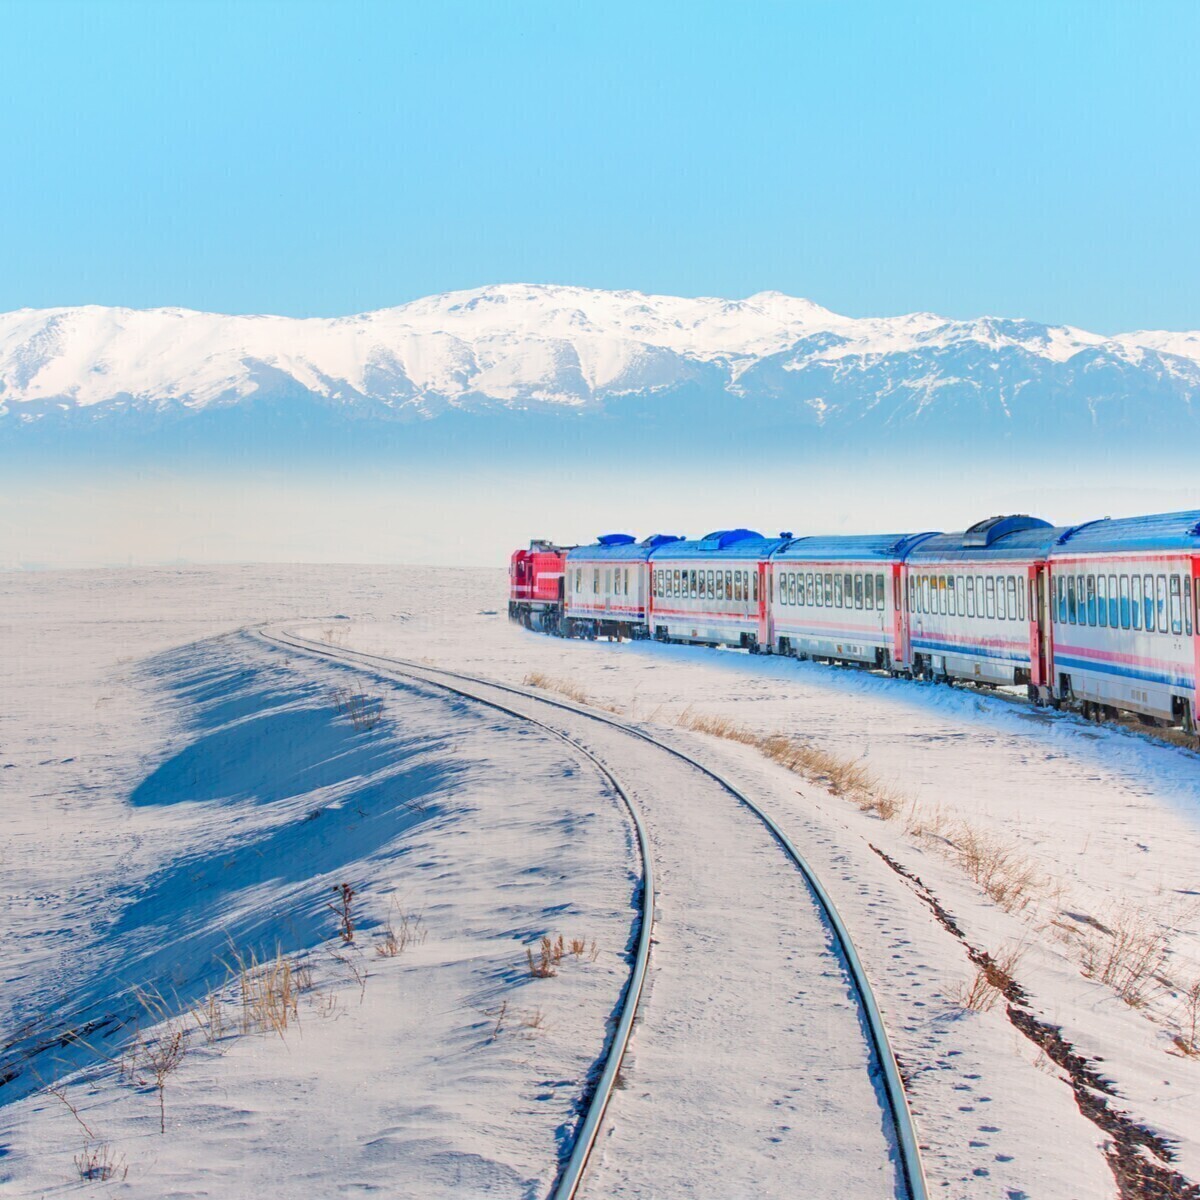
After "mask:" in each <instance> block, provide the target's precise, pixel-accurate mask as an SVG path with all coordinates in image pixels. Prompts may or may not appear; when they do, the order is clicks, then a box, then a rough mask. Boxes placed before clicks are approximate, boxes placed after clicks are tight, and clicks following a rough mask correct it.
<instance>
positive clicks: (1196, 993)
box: [1175, 979, 1200, 1058]
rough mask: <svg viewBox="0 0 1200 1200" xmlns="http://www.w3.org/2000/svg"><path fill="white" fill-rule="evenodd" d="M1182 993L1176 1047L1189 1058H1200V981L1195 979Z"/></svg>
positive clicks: (1182, 989)
mask: <svg viewBox="0 0 1200 1200" xmlns="http://www.w3.org/2000/svg"><path fill="white" fill-rule="evenodd" d="M1180 991H1181V994H1182V1005H1181V1007H1180V1018H1179V1033H1178V1034H1177V1035H1176V1037H1175V1045H1176V1046H1177V1047H1178V1048H1179V1050H1181V1051H1182V1052H1183V1053H1184V1054H1186V1055H1187V1056H1188V1057H1189V1058H1196V1057H1200V979H1193V980H1192V982H1191V983H1189V984H1188V985H1187V987H1184V988H1181V989H1180Z"/></svg>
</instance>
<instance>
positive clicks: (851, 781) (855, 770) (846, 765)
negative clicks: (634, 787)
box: [675, 707, 900, 820]
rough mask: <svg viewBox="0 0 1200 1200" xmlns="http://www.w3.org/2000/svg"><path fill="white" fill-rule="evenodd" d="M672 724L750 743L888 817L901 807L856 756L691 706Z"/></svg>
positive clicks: (764, 752)
mask: <svg viewBox="0 0 1200 1200" xmlns="http://www.w3.org/2000/svg"><path fill="white" fill-rule="evenodd" d="M675 724H676V725H678V726H679V727H680V728H681V729H689V730H691V731H692V732H693V733H707V734H709V735H710V736H712V737H719V738H724V739H725V740H726V741H728V742H738V743H740V744H741V745H743V746H753V747H754V748H755V749H756V750H759V751H761V752H762V753H763V754H765V755H766V756H767V757H768V758H769V759H771V760H772V761H773V762H777V763H778V764H779V765H780V766H781V767H785V768H787V770H789V771H793V772H795V773H796V774H797V775H802V776H803V777H804V778H805V779H807V780H809V781H810V782H811V783H816V784H819V785H820V786H821V787H824V788H827V789H828V790H829V791H830V792H832V793H833V794H834V795H835V796H846V797H849V798H850V799H851V800H854V801H855V802H856V803H858V804H860V806H862V807H863V808H864V809H866V810H869V811H872V812H875V813H876V814H877V815H879V816H883V814H884V812H888V813H890V816H889V817H886V818H885V819H887V820H890V819H891V817H894V816H895V815H896V814H897V813H898V812H899V811H900V800H899V797H897V796H895V794H894V793H892V792H890V791H884V790H882V789H880V788H879V786H878V784H877V782H876V780H875V777H874V776H873V775H872V774H871V772H870V771H869V770H867V768H866V766H865V765H864V764H863V763H862V762H860V761H859V760H858V759H851V758H842V757H840V756H839V755H837V754H833V753H831V752H830V751H828V750H822V749H821V748H820V747H818V746H812V745H810V744H809V743H807V742H802V741H799V740H798V739H796V738H793V737H789V736H788V735H787V734H784V733H768V734H760V733H755V732H754V730H752V729H747V728H746V727H745V726H744V725H738V724H737V723H736V722H735V721H733V720H731V719H730V718H729V717H719V716H714V715H712V714H711V713H701V712H697V711H696V710H695V709H693V708H691V707H688V708H685V709H684V710H683V712H681V713H680V714H679V716H678V717H676V718H675ZM877 797H878V798H877Z"/></svg>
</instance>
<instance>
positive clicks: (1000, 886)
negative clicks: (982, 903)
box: [947, 821, 1044, 913]
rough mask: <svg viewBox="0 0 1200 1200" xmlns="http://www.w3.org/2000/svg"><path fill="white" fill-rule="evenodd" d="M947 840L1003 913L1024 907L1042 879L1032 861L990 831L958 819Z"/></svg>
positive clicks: (1032, 896) (1030, 899)
mask: <svg viewBox="0 0 1200 1200" xmlns="http://www.w3.org/2000/svg"><path fill="white" fill-rule="evenodd" d="M947 840H948V841H949V844H950V847H951V851H950V852H951V855H952V856H953V857H954V858H955V859H956V861H957V862H958V865H959V866H960V867H962V869H963V870H964V871H965V872H966V873H967V875H968V876H969V877H970V878H971V879H972V880H973V881H974V882H975V883H977V884H978V885H979V886H980V887H981V888H983V890H984V892H986V893H987V895H988V896H989V897H991V899H993V900H994V901H995V902H996V903H997V904H998V905H1000V907H1001V908H1003V909H1004V910H1005V911H1006V912H1011V913H1016V912H1020V911H1021V910H1022V909H1024V908H1026V907H1028V905H1029V904H1030V902H1031V901H1032V900H1033V899H1034V897H1035V895H1036V893H1037V891H1038V890H1039V888H1040V887H1041V885H1042V883H1043V882H1044V880H1043V879H1042V877H1041V875H1040V873H1039V872H1038V870H1037V868H1036V867H1035V866H1034V864H1033V863H1032V862H1031V861H1030V860H1029V859H1028V858H1026V857H1025V856H1024V855H1023V854H1021V853H1020V852H1019V851H1018V850H1017V849H1016V848H1015V847H1013V846H1011V845H1009V844H1008V843H1007V842H1005V841H1004V840H1003V839H1002V838H1000V837H998V836H997V835H995V834H992V833H984V832H982V831H980V830H978V829H975V828H974V827H973V826H971V825H968V824H967V823H966V822H965V821H960V822H959V823H958V824H957V825H956V826H955V827H954V828H953V830H952V831H951V832H950V833H949V835H948V837H947Z"/></svg>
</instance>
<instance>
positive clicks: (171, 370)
mask: <svg viewBox="0 0 1200 1200" xmlns="http://www.w3.org/2000/svg"><path fill="white" fill-rule="evenodd" d="M963 344H968V345H976V346H978V347H980V348H981V349H984V350H988V351H993V352H994V351H996V350H998V349H1003V348H1008V347H1013V348H1019V349H1021V350H1023V351H1025V352H1027V353H1028V354H1030V355H1033V356H1034V357H1036V358H1041V359H1044V360H1046V361H1048V362H1053V363H1061V362H1065V361H1067V360H1069V359H1070V358H1072V357H1073V356H1074V355H1076V354H1078V353H1079V352H1080V351H1082V350H1086V349H1094V348H1097V347H1100V348H1103V349H1105V350H1106V351H1108V352H1109V353H1110V354H1114V355H1117V356H1119V357H1122V358H1132V359H1133V360H1135V361H1136V356H1137V355H1140V354H1141V353H1142V352H1143V350H1144V349H1154V350H1161V351H1163V352H1165V353H1167V354H1169V355H1172V356H1177V357H1179V358H1182V359H1184V360H1188V361H1191V362H1200V334H1195V333H1182V334H1169V333H1162V332H1154V331H1150V332H1140V333H1131V334H1122V335H1120V336H1118V337H1115V338H1106V337H1104V336H1102V335H1098V334H1092V333H1088V332H1086V331H1084V330H1079V329H1074V328H1070V327H1066V326H1045V325H1040V324H1037V323H1036V322H1030V321H1012V320H1005V319H1002V318H990V317H985V318H979V319H977V320H970V321H952V320H948V319H947V318H944V317H939V316H936V315H934V314H931V313H911V314H907V315H905V316H899V317H889V318H853V317H846V316H842V315H839V314H837V313H833V312H830V311H829V310H828V309H824V308H821V307H820V306H819V305H817V304H815V303H813V302H812V301H810V300H805V299H801V298H797V297H791V296H785V295H783V294H782V293H780V292H760V293H758V294H756V295H754V296H750V297H748V298H747V299H745V300H724V299H719V298H715V297H699V298H683V297H676V296H655V295H646V294H644V293H641V292H635V291H613V292H609V291H600V290H595V289H589V288H578V287H561V286H551V285H537V284H504V285H497V286H494V287H486V288H479V289H475V290H473V291H461V292H449V293H446V294H444V295H440V296H431V297H427V298H425V299H422V300H416V301H413V302H411V303H409V304H405V305H401V306H399V307H396V308H388V309H381V310H379V311H377V312H371V313H363V314H359V315H356V316H350V317H336V318H304V319H296V318H287V317H278V316H227V315H221V314H216V313H203V312H193V311H189V310H186V309H180V308H162V309H149V310H137V309H127V308H103V307H99V306H95V305H92V306H85V307H80V308H59V309H43V310H35V309H21V310H18V311H16V312H9V313H4V314H0V397H3V400H4V402H5V403H6V404H8V405H16V406H20V405H22V404H27V403H30V402H43V401H48V400H60V399H68V400H70V401H72V402H73V403H74V404H76V405H80V406H89V405H95V404H100V403H103V402H105V401H111V400H114V399H118V398H127V397H132V398H133V399H134V400H135V401H137V402H139V403H143V404H146V405H150V406H158V405H161V404H163V403H165V402H171V401H178V402H180V403H183V404H185V405H186V406H188V407H193V408H203V407H206V406H209V405H213V404H218V403H220V404H225V403H230V402H233V401H236V400H240V399H245V398H246V397H249V396H252V395H254V394H255V392H256V391H258V390H259V388H260V377H261V374H262V371H263V370H264V368H265V369H270V370H276V371H280V372H282V373H283V374H284V375H285V376H286V377H289V378H291V379H293V380H295V381H296V382H298V383H299V384H301V385H302V386H303V387H304V388H306V389H308V390H309V391H311V392H312V393H314V394H315V395H318V396H323V397H330V398H333V399H335V400H337V401H339V402H342V403H349V402H352V401H353V400H354V399H355V398H356V397H364V396H369V397H372V398H375V399H379V400H381V401H382V402H383V403H385V404H388V405H405V404H411V405H414V406H416V407H418V408H419V407H420V405H421V403H422V398H424V399H426V400H427V399H430V398H437V399H438V400H440V401H442V402H451V403H455V402H461V401H462V400H464V399H471V398H475V399H478V398H479V397H484V398H487V399H489V400H492V401H499V402H502V403H517V402H540V403H548V404H565V405H569V406H577V405H580V404H582V403H585V402H588V401H591V400H594V399H596V398H598V397H603V396H606V395H615V394H623V393H629V392H634V391H650V392H653V391H655V390H659V389H662V388H667V387H671V386H676V385H678V384H680V383H682V382H685V381H687V380H688V379H689V378H690V377H691V376H692V374H693V373H694V371H695V369H696V367H697V366H698V365H704V364H712V365H714V366H716V367H718V368H719V369H720V370H722V371H724V372H726V373H727V384H728V385H730V386H732V385H733V384H734V383H735V381H736V380H737V379H738V378H740V377H741V376H742V375H743V374H744V373H745V371H746V369H747V368H748V367H749V366H751V365H753V364H755V363H757V362H760V361H761V360H763V359H765V358H768V357H770V356H773V355H777V354H784V353H786V352H792V354H793V356H792V357H791V358H790V359H789V360H788V365H790V367H791V368H792V369H796V368H799V367H801V366H803V365H807V364H812V363H818V362H825V361H830V362H836V361H839V360H845V359H851V358H853V359H862V360H867V361H870V360H873V359H877V358H879V357H881V356H887V355H896V354H905V353H909V352H918V351H929V350H944V349H947V348H953V347H956V346H959V345H963ZM793 348H795V349H794V350H793Z"/></svg>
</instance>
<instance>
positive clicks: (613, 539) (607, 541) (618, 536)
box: [596, 533, 637, 546]
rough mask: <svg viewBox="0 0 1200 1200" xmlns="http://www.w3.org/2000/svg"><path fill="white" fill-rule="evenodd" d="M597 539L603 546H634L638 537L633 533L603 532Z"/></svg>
mask: <svg viewBox="0 0 1200 1200" xmlns="http://www.w3.org/2000/svg"><path fill="white" fill-rule="evenodd" d="M596 541H597V542H598V543H599V544H600V545H601V546H632V545H633V543H634V542H635V541H637V539H636V538H635V537H634V536H633V534H631V533H602V534H601V535H600V536H599V537H598V538H597V539H596Z"/></svg>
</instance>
